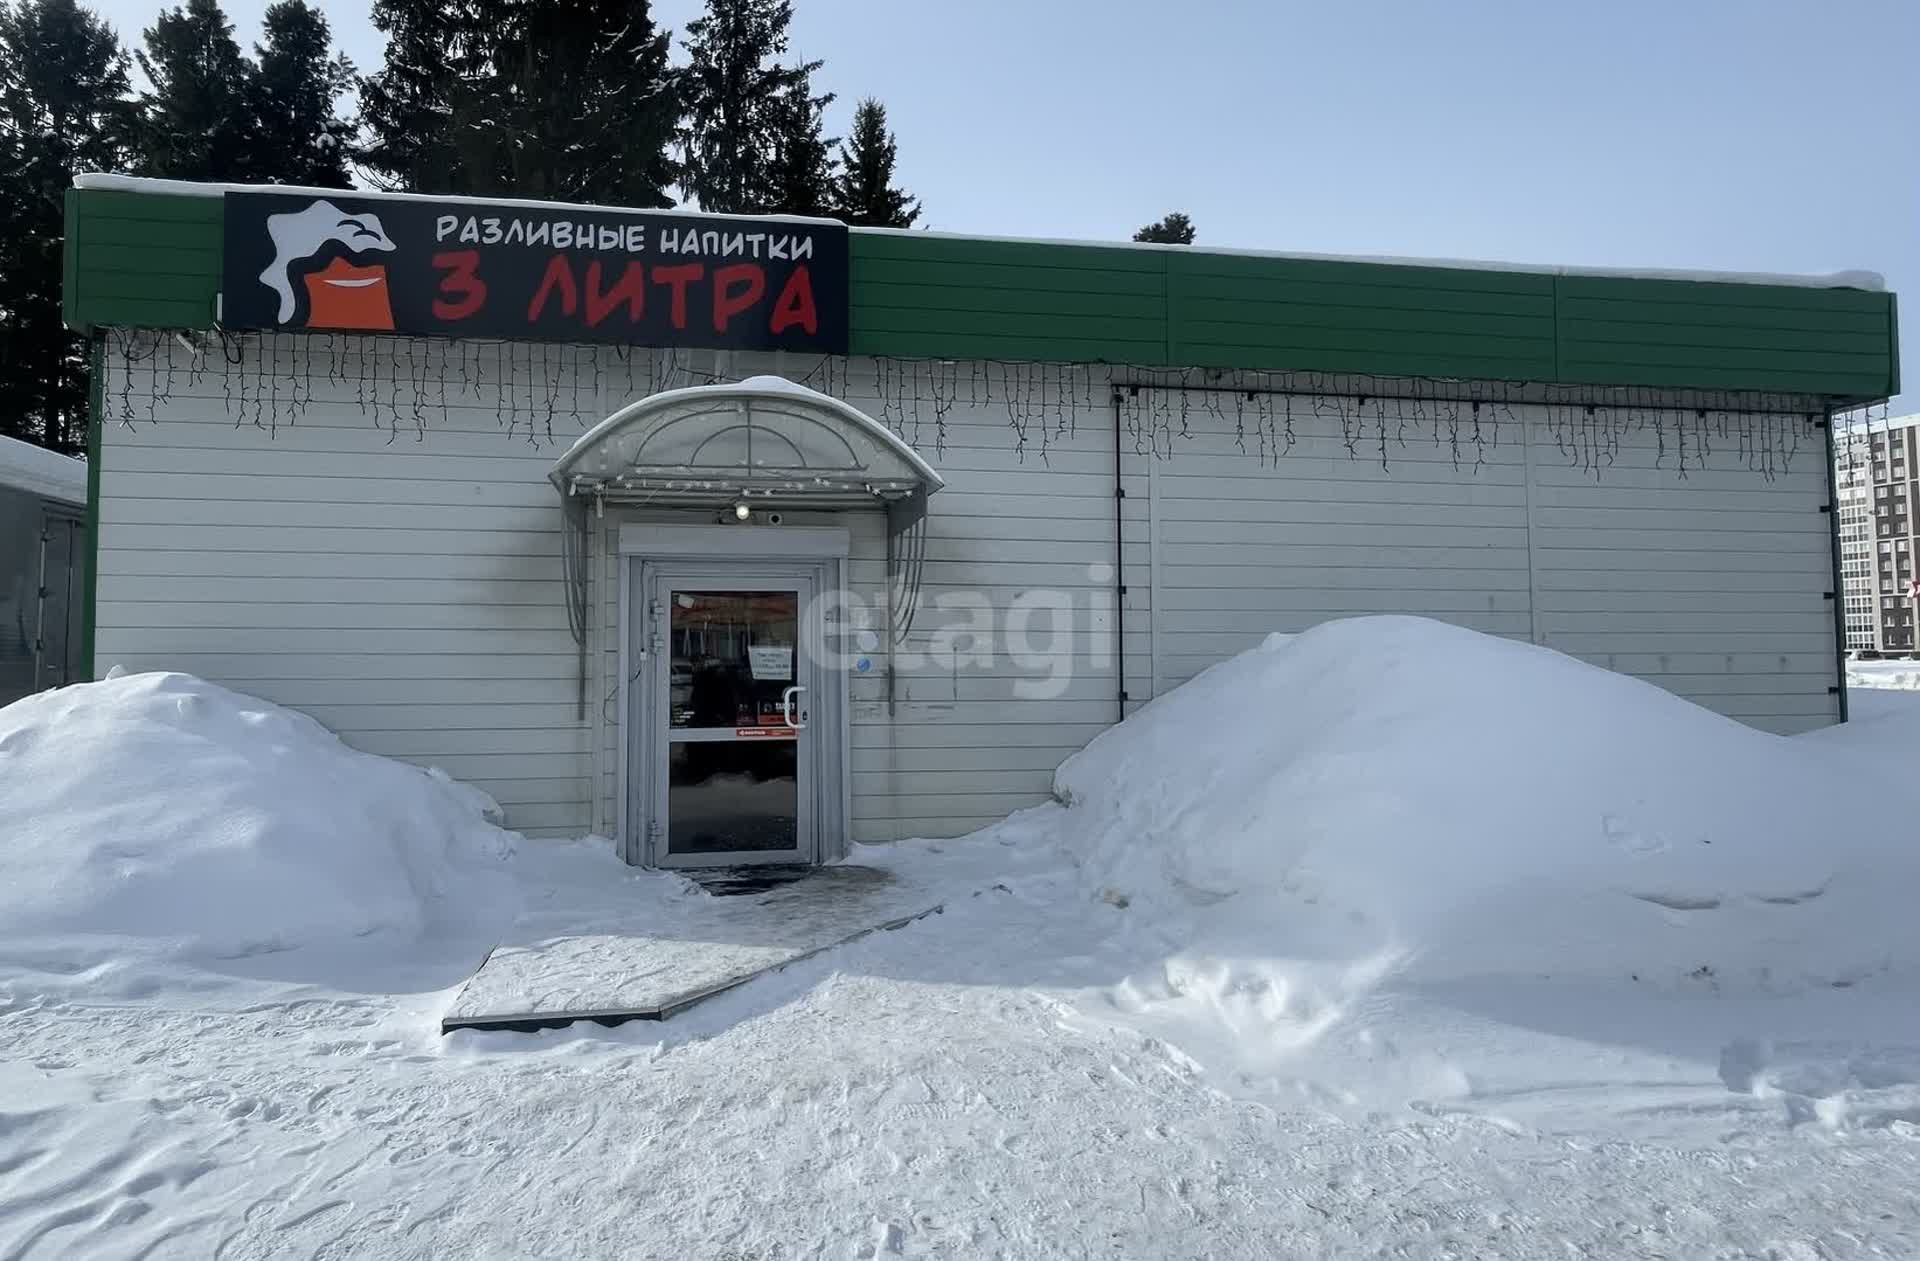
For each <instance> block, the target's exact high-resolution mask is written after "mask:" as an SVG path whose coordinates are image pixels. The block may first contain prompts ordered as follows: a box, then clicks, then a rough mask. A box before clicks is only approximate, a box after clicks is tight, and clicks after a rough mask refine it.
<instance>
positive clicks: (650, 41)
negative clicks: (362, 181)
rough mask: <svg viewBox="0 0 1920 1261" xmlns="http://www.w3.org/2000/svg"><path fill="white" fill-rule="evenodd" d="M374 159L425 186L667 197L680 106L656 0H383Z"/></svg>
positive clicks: (368, 88)
mask: <svg viewBox="0 0 1920 1261" xmlns="http://www.w3.org/2000/svg"><path fill="white" fill-rule="evenodd" d="M373 19H374V25H375V26H376V27H378V28H379V29H380V30H381V31H383V32H385V33H386V35H387V40H388V42H387V59H386V64H385V65H384V67H383V68H382V69H381V70H380V72H379V73H378V74H375V75H373V76H371V77H370V78H369V79H368V80H367V82H366V84H365V86H364V88H363V89H362V92H361V98H360V101H361V116H362V119H363V121H364V122H365V123H366V126H367V129H368V133H369V135H370V143H369V145H368V146H367V148H366V149H365V150H364V151H363V153H362V160H363V161H364V162H365V163H366V165H367V166H368V167H370V168H371V169H373V170H374V171H376V172H379V173H380V174H381V175H383V176H384V177H385V178H386V181H387V182H388V183H389V184H391V185H392V186H394V187H399V188H408V189H414V190H417V191H421V192H440V193H467V194H481V195H485V194H515V195H519V196H528V197H545V198H553V199H558V200H566V201H603V202H616V203H620V204H623V205H635V206H664V205H667V204H669V199H668V197H667V192H666V190H667V189H668V187H670V186H671V185H672V183H673V182H674V180H675V178H676V177H677V176H678V168H677V167H676V166H675V165H674V163H673V161H672V159H671V156H670V148H671V145H672V142H673V139H674V134H675V130H676V128H677V126H678V123H679V119H680V103H679V82H678V75H677V73H676V72H675V71H674V70H673V69H672V68H670V67H669V66H668V65H667V55H668V51H669V43H670V39H671V36H670V33H669V32H667V31H666V30H664V29H662V28H659V27H657V26H656V25H655V24H654V21H653V16H652V10H651V6H650V4H649V3H648V0H452V2H451V3H441V2H440V0H375V3H374V7H373Z"/></svg>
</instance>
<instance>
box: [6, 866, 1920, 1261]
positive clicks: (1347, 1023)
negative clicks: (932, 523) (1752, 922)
mask: <svg viewBox="0 0 1920 1261" xmlns="http://www.w3.org/2000/svg"><path fill="white" fill-rule="evenodd" d="M1004 883H1005V884H1006V885H1007V889H1006V890H1005V891H1001V890H993V891H990V892H988V893H985V894H983V895H982V896H980V897H968V898H965V899H963V900H960V901H958V902H956V903H955V904H953V905H950V906H949V908H948V910H947V912H946V913H945V914H943V915H939V916H935V917H932V918H930V919H928V920H925V921H922V922H921V923H918V924H915V925H912V926H910V927H908V928H906V929H902V930H900V931H898V932H893V933H883V934H877V935H875V936H873V937H870V938H867V939H864V940H862V941H860V942H858V943H855V944H854V945H852V946H850V947H847V948H845V949H843V950H840V951H837V952H835V953H834V954H832V955H831V956H828V957H823V958H820V959H816V960H812V961H809V962H807V963H804V964H801V965H798V966H797V967H795V968H793V969H790V970H789V971H787V972H785V973H782V974H780V975H778V976H775V977H773V978H770V979H768V980H765V981H762V982H757V983H755V984H753V985H750V986H748V987H746V988H744V989H743V990H740V991H737V992H735V993H732V994H729V995H727V996H724V997H722V998H721V999H718V1000H715V1001H714V1002H712V1003H710V1004H707V1005H706V1006H703V1007H701V1008H699V1009H696V1010H695V1011H693V1012H690V1013H686V1014H684V1015H683V1016H681V1017H679V1018H677V1019H675V1020H673V1021H671V1022H668V1023H666V1024H663V1025H628V1026H625V1027H622V1028H620V1029H617V1030H606V1029H600V1028H598V1027H593V1026H586V1027H582V1028H578V1029H575V1030H570V1031H566V1032H561V1033H552V1034H546V1035H537V1036H529V1035H519V1034H477V1035H476V1034H455V1035H453V1036H451V1037H448V1038H445V1039H442V1038H440V1037H439V1036H437V1035H436V1034H435V1033H434V1032H433V1029H434V1021H435V1019H436V1018H437V1016H438V1014H439V1010H440V1008H441V1007H442V1006H444V1004H445V1002H446V1001H447V999H448V997H449V994H448V992H447V991H445V990H440V991H434V992H427V993H420V994H416V995H414V996H411V997H407V998H397V999H396V998H392V997H385V996H380V995H376V994H366V993H359V994H356V993H348V992H342V991H340V990H338V989H326V988H322V987H316V986H304V987H297V988H288V987H285V986H266V985H263V984H261V983H257V982H234V983H232V984H231V985H230V986H226V987H222V988H220V989H217V990H214V991H212V992H210V993H208V994H207V995H205V1001H204V1002H202V1003H196V1004H193V1005H192V1006H193V1007H194V1008H196V1009H192V1010H189V1009H184V1006H183V1004H181V1003H180V1002H179V1000H178V998H177V996H171V997H167V998H165V999H163V1000H156V1002H155V1003H146V1002H135V1003H129V1004H127V1005H122V1006H110V1007H96V1006H81V1005H78V1004H75V1003H70V1002H68V1001H64V1000H61V999H58V998H54V999H52V1000H39V1001H36V1000H31V999H26V998H25V997H24V995H23V992H22V990H21V988H20V987H18V986H13V987H12V988H11V989H10V991H9V990H0V1013H4V1014H0V1100H4V1102H3V1103H0V1152H4V1154H5V1160H4V1163H0V1257H14V1256H40V1255H63V1254H75V1255H101V1256H191V1257H203V1256H220V1257H265V1256H276V1257H278V1256H348V1255H379V1256H390V1257H412V1256H419V1257H429V1256H445V1255H479V1256H598V1257H613V1256H636V1257H655V1256H658V1257H726V1258H775V1257H814V1256H821V1257H859V1256H888V1255H894V1254H900V1255H906V1256H953V1257H1015V1258H1031V1257H1055V1256H1058V1257H1081V1256H1112V1255H1117V1256H1137V1257H1148V1256H1152V1257H1159V1256H1166V1257H1191V1256H1220V1257H1248V1256H1287V1255H1316V1254H1324V1253H1328V1252H1342V1253H1351V1252H1361V1251H1364V1252H1368V1253H1374V1254H1382V1255H1417V1256H1447V1255H1459V1256H1469V1255H1471V1256H1496V1255H1498V1256H1538V1255H1544V1254H1549V1253H1551V1254H1555V1255H1559V1254H1562V1253H1569V1252H1570V1253H1572V1254H1574V1255H1580V1254H1583V1253H1592V1254H1604V1255H1611V1256H1709V1255H1713V1256H1741V1255H1773V1256H1786V1257H1794V1256H1808V1257H1812V1256H1850V1255H1876V1254H1877V1255H1889V1256H1907V1255H1913V1254H1914V1253H1915V1252H1916V1251H1920V1203H1917V1202H1916V1197H1917V1192H1920V1124H1916V1123H1920V1093H1915V1092H1920V1086H1915V1085H1914V1083H1915V1082H1916V1081H1920V1017H1917V1016H1916V1014H1915V1013H1916V1012H1920V1004H1917V1003H1915V1002H1914V1001H1912V999H1913V996H1911V995H1901V994H1880V993H1875V992H1873V991H1871V990H1866V989H1855V990H1851V991H1835V992H1833V993H1830V994H1816V995H1812V996H1809V997H1804V998H1798V999H1765V1000H1762V999H1739V1000H1734V999H1727V1000H1724V1001H1723V1000H1718V999H1715V998H1713V997H1712V996H1711V995H1692V996H1685V997H1674V996H1657V995H1639V994H1635V993H1633V992H1631V991H1622V990H1613V991H1606V992H1602V993H1596V994H1590V995H1579V996H1569V995H1567V994H1565V993H1564V992H1561V993H1559V994H1558V997H1553V996H1550V995H1546V994H1542V995H1538V996H1533V997H1529V996H1527V995H1525V994H1520V995H1516V994H1515V993H1514V992H1513V990H1512V989H1511V988H1510V987H1508V988H1503V989H1501V990H1498V991H1492V992H1489V993H1487V994H1485V995H1479V996H1476V995H1475V994H1473V993H1471V992H1466V991H1462V992H1454V993H1447V992H1440V991H1431V990H1429V991H1423V992H1417V993H1416V992H1395V991H1394V990H1393V989H1392V988H1391V987H1388V988H1386V989H1383V990H1378V991H1375V992H1374V993H1372V994H1371V995H1370V996H1369V997H1367V998H1366V999H1365V1000H1364V1001H1363V1002H1362V1004H1361V1006H1360V1008H1359V1009H1357V1010H1354V1011H1351V1012H1348V1013H1345V1019H1343V1020H1342V1021H1341V1022H1340V1023H1339V1025H1338V1026H1337V1028H1336V1029H1335V1030H1334V1031H1333V1032H1332V1033H1331V1034H1330V1035H1329V1036H1328V1037H1327V1038H1326V1039H1325V1040H1324V1041H1322V1042H1320V1043H1318V1044H1316V1045H1314V1046H1313V1047H1311V1048H1310V1049H1309V1050H1308V1051H1307V1052H1306V1053H1304V1054H1301V1055H1296V1056H1290V1057H1286V1058H1285V1059H1283V1060H1282V1061H1280V1064H1279V1067H1277V1068H1274V1069H1269V1070H1263V1071H1260V1072H1249V1071H1248V1070H1247V1069H1246V1068H1245V1066H1244V1064H1241V1063H1236V1062H1234V1061H1233V1052H1232V1051H1231V1049H1230V1048H1242V1049H1244V1048H1245V1047H1246V1046H1247V1045H1248V1044H1249V1042H1250V1040H1251V1041H1256V1042H1257V1040H1258V1037H1257V1035H1258V1033H1259V1030H1257V1029H1254V1028H1250V1027H1248V1024H1247V1020H1248V1019H1250V1017H1248V1016H1247V1011H1248V1010H1249V1009H1246V1008H1239V1007H1236V1005H1235V1002H1234V998H1235V996H1234V995H1233V994H1230V993H1222V994H1214V995H1211V996H1209V1000H1210V1001H1209V1003H1208V1008H1209V1010H1212V1011H1213V1012H1215V1013H1216V1014H1217V1017H1218V1021H1219V1022H1222V1023H1219V1025H1218V1027H1217V1028H1216V1027H1213V1026H1212V1025H1210V1022H1209V1020H1208V1019H1207V1018H1204V1017H1196V1016H1194V1015H1193V1013H1192V1012H1191V1011H1190V1010H1182V1009H1181V1004H1180V1003H1179V1002H1178V1001H1177V1000H1172V999H1169V1000H1166V1002H1167V1004H1168V1011H1167V1012H1164V1013H1163V1012H1159V1011H1157V1010H1156V1007H1155V1004H1154V1002H1153V1001H1151V1000H1146V1001H1141V1000H1138V999H1137V998H1133V999H1129V998H1127V997H1126V994H1127V993H1128V990H1129V989H1130V988H1131V987H1123V988H1122V989H1121V990H1119V991H1116V990H1114V989H1113V986H1114V985H1115V983H1116V982H1118V981H1119V980H1120V979H1121V978H1123V977H1126V976H1129V975H1132V974H1134V973H1136V972H1137V971H1138V970H1139V969H1140V968H1142V967H1151V966H1152V960H1153V959H1154V958H1155V957H1156V953H1159V954H1163V953H1164V950H1159V951H1156V947H1158V946H1160V945H1162V943H1159V942H1156V941H1155V940H1153V939H1151V935H1150V934H1146V933H1142V932H1140V931H1138V930H1137V928H1136V926H1135V925H1133V924H1132V923H1131V922H1130V918H1129V916H1128V915H1127V913H1126V912H1125V911H1123V910H1120V909H1117V908H1114V907H1111V906H1108V905H1104V904H1101V903H1098V902H1092V901H1089V900H1088V899H1087V898H1086V897H1085V896H1084V893H1083V892H1082V891H1081V890H1080V889H1079V888H1078V887H1077V886H1076V884H1075V883H1074V881H1073V879H1072V876H1071V874H1070V873H1069V872H1068V871H1067V870H1066V869H1065V868H1064V867H1059V866H1055V865H1052V864H1051V863H1050V862H1048V861H1047V860H1045V859H1044V857H1043V856H1040V855H1035V856H1033V857H1032V858H1031V859H1030V860H1029V861H1028V862H1027V863H1026V866H1025V869H1024V870H1020V871H1018V873H1017V874H1015V875H1013V876H1011V877H1010V878H1009V879H1007V880H1006V881H1005V882H1004ZM456 974H457V967H455V968H454V969H453V971H452V972H448V973H446V974H445V975H444V976H443V978H442V979H443V980H447V981H450V980H451V979H452V977H453V976H454V975H456ZM9 993H10V997H7V996H4V995H7V994H9ZM168 993H169V994H174V993H175V992H173V991H168ZM1193 996H1194V995H1193V994H1191V993H1189V994H1188V995H1186V996H1185V997H1188V998H1192V997H1193ZM1259 1010H1266V1011H1272V1010H1274V1009H1273V1008H1271V1007H1260V1008H1259ZM1176 1012H1177V1013H1178V1014H1177V1015H1176V1014H1173V1013H1176ZM1163 1015H1165V1016H1167V1017H1168V1019H1167V1020H1166V1022H1165V1024H1166V1027H1167V1028H1172V1029H1179V1030H1182V1031H1183V1033H1184V1035H1185V1036H1184V1037H1183V1039H1182V1041H1184V1042H1185V1045H1184V1046H1183V1045H1180V1044H1179V1043H1177V1042H1175V1041H1173V1040H1171V1039H1168V1038H1166V1037H1164V1036H1160V1035H1158V1034H1156V1033H1155V1032H1151V1031H1150V1030H1151V1029H1152V1027H1153V1026H1154V1024H1155V1021H1156V1020H1159V1019H1160V1018H1161V1017H1162V1016H1163ZM1288 1021H1289V1017H1288V1016H1287V1015H1286V1013H1285V1012H1284V1011H1282V1012H1281V1014H1280V1015H1279V1016H1278V1017H1277V1018H1273V1019H1272V1022H1271V1023H1272V1024H1273V1027H1272V1029H1271V1030H1270V1034H1269V1040H1270V1041H1271V1042H1272V1043H1273V1044H1274V1045H1276V1046H1277V1045H1284V1044H1286V1043H1287V1041H1288V1040H1289V1038H1291V1037H1292V1036H1293V1035H1294V1034H1296V1033H1297V1032H1298V1031H1297V1030H1295V1029H1290V1028H1288V1027H1287V1025H1288ZM1228 1024H1231V1025H1233V1026H1235V1027H1234V1028H1233V1029H1232V1034H1233V1036H1232V1037H1226V1036H1224V1034H1223V1036H1221V1037H1219V1038H1218V1040H1217V1042H1216V1040H1215V1039H1214V1038H1213V1037H1212V1036H1211V1035H1212V1034H1213V1033H1216V1032H1222V1031H1224V1030H1225V1028H1226V1026H1227V1025H1228ZM1890 1034H1892V1035H1898V1038H1897V1040H1896V1041H1894V1042H1892V1043H1888V1042H1887V1041H1886V1039H1887V1038H1888V1036H1889V1035H1890ZM1743 1035H1744V1036H1748V1037H1768V1036H1772V1037H1775V1038H1776V1039H1777V1041H1776V1042H1775V1045H1774V1047H1773V1052H1772V1054H1773V1058H1774V1060H1775V1062H1776V1064H1777V1063H1779V1062H1781V1061H1788V1060H1792V1061H1795V1062H1796V1064H1797V1067H1795V1068H1794V1069H1793V1071H1794V1072H1797V1073H1799V1074H1800V1077H1801V1078H1803V1079H1805V1081H1806V1083H1808V1084H1810V1085H1812V1086H1819V1087H1821V1088H1825V1089H1827V1090H1829V1092H1830V1093H1829V1095H1828V1097H1829V1098H1838V1097H1841V1095H1842V1094H1847V1093H1848V1092H1850V1093H1851V1095H1852V1096H1853V1097H1855V1098H1856V1099H1857V1098H1858V1097H1859V1096H1861V1095H1862V1094H1863V1093H1864V1094H1866V1095H1871V1096H1872V1100H1873V1101H1872V1103H1871V1105H1870V1106H1869V1107H1866V1108H1864V1109H1857V1110H1856V1112H1855V1114H1854V1115H1852V1116H1851V1117H1848V1116H1828V1117H1827V1118H1825V1119H1824V1120H1823V1119H1821V1118H1819V1117H1816V1116H1814V1115H1812V1113H1811V1112H1808V1111H1807V1110H1806V1109H1804V1108H1800V1109H1799V1110H1796V1108H1798V1107H1799V1105H1796V1104H1795V1103H1794V1102H1793V1099H1792V1098H1791V1097H1789V1096H1786V1095H1774V1096H1771V1097H1767V1096H1768V1094H1769V1092H1768V1091H1767V1090H1763V1091H1762V1092H1761V1094H1760V1095H1756V1094H1755V1093H1754V1092H1753V1091H1751V1090H1746V1091H1741V1092H1736V1091H1734V1090H1732V1089H1730V1088H1729V1087H1730V1083H1729V1081H1728V1080H1727V1079H1726V1070H1727V1065H1726V1064H1724V1063H1723V1062H1722V1061H1723V1060H1726V1059H1727V1058H1728V1057H1727V1056H1726V1055H1724V1054H1723V1053H1722V1052H1723V1048H1726V1047H1734V1048H1735V1050H1734V1052H1733V1054H1732V1056H1731V1059H1732V1064H1733V1069H1734V1070H1735V1077H1734V1080H1733V1081H1732V1084H1735V1085H1739V1084H1742V1083H1741V1081H1740V1080H1739V1078H1738V1076H1737V1071H1738V1069H1739V1068H1740V1065H1741V1064H1742V1063H1743V1062H1744V1061H1743V1059H1742V1055H1743V1054H1745V1053H1744V1052H1742V1051H1741V1050H1739V1046H1740V1045H1742V1044H1740V1043H1739V1041H1738V1040H1739V1039H1740V1038H1741V1037H1742V1036H1743ZM1876 1038H1877V1039H1879V1044H1878V1049H1877V1050H1875V1049H1874V1044H1873V1042H1872V1041H1871V1040H1872V1039H1876ZM1823 1040H1824V1042H1823ZM1749 1049H1752V1048H1749ZM1747 1058H1749V1059H1753V1058H1757V1056H1752V1055H1750V1056H1747ZM1849 1058H1851V1059H1852V1061H1853V1063H1854V1069H1855V1078H1854V1079H1853V1080H1851V1081H1849V1080H1847V1079H1845V1078H1844V1076H1841V1077H1834V1076H1833V1074H1835V1073H1837V1072H1841V1070H1842V1068H1843V1066H1844V1065H1845V1064H1846V1063H1847V1061H1848V1060H1849ZM1822 1073H1824V1074H1827V1075H1828V1079H1827V1080H1825V1081H1824V1082H1820V1081H1816V1080H1815V1079H1816V1078H1819V1076H1820V1074H1822ZM1876 1073H1877V1076H1876V1075H1875V1074H1876ZM1790 1084H1791V1083H1790ZM1842 1088H1845V1089H1844V1090H1843V1089H1842ZM1833 1092H1840V1093H1833ZM1828 1110H1829V1112H1832V1111H1833V1107H1832V1106H1831V1105H1830V1106H1829V1109H1828Z"/></svg>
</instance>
